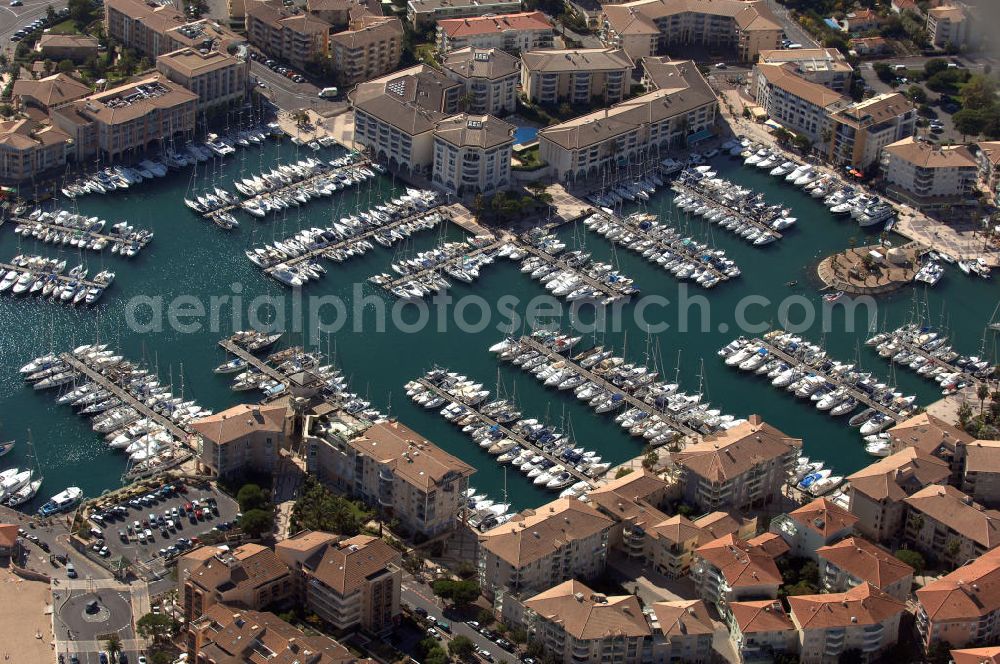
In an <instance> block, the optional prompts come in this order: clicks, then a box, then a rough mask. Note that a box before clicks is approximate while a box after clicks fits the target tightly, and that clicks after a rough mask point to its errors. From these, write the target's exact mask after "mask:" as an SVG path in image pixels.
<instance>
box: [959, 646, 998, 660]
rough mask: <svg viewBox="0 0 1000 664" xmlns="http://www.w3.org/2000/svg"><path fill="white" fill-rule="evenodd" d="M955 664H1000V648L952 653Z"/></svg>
mask: <svg viewBox="0 0 1000 664" xmlns="http://www.w3.org/2000/svg"><path fill="white" fill-rule="evenodd" d="M951 661H952V662H954V664H1000V646H992V647H989V648H965V649H962V650H952V651H951Z"/></svg>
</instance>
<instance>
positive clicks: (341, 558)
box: [306, 535, 402, 597]
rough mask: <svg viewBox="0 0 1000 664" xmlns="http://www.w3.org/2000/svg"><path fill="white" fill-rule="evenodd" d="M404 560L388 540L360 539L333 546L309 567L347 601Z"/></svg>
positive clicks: (321, 553)
mask: <svg viewBox="0 0 1000 664" xmlns="http://www.w3.org/2000/svg"><path fill="white" fill-rule="evenodd" d="M401 561H402V556H401V554H400V553H399V551H396V549H394V548H392V547H391V546H389V545H388V544H387V543H386V542H385V541H384V540H382V539H380V538H378V537H371V536H370V535H357V536H355V537H351V538H349V539H345V540H341V541H339V542H330V543H328V544H327V545H326V547H325V548H324V549H323V551H322V552H319V553H317V554H316V556H314V558H313V559H312V560H310V561H308V562H307V563H306V565H307V566H308V567H309V568H310V569H311V570H312V573H313V576H315V577H316V578H317V579H318V580H320V581H322V582H323V584H325V585H326V586H328V587H330V588H332V589H333V590H335V591H336V592H337V594H339V595H341V596H342V597H345V596H347V595H351V594H352V593H354V592H355V591H357V590H358V589H359V588H361V586H362V585H363V583H364V581H365V579H367V578H368V577H370V576H372V575H373V574H378V573H381V572H382V571H383V570H385V569H386V568H388V567H389V566H390V565H397V566H398V565H399V564H400V562H401Z"/></svg>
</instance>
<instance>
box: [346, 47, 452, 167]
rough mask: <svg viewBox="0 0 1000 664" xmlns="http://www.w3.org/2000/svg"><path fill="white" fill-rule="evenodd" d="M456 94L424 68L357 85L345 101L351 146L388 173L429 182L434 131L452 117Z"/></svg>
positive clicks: (445, 80)
mask: <svg viewBox="0 0 1000 664" xmlns="http://www.w3.org/2000/svg"><path fill="white" fill-rule="evenodd" d="M462 90H463V86H462V84H460V83H458V82H456V81H453V80H452V79H450V78H448V77H447V76H445V75H444V74H442V73H441V72H439V71H438V70H436V69H434V68H433V67H428V66H427V65H416V66H414V67H410V68H408V69H401V70H399V71H397V72H393V73H392V74H389V75H387V76H383V77H380V78H377V79H374V80H371V81H366V82H365V83H360V84H358V85H357V87H355V88H354V90H353V91H352V92H351V93H350V94H349V95H348V99H349V100H350V102H351V105H352V107H353V108H354V141H355V142H356V143H358V144H360V145H363V146H364V147H366V148H367V149H368V151H369V153H370V154H371V156H372V157H373V158H375V159H377V160H378V161H380V162H382V163H383V164H386V165H388V166H390V167H391V168H392V169H394V170H396V169H398V170H401V171H403V172H411V171H412V172H414V173H417V174H420V175H424V176H427V177H430V176H431V171H432V170H433V165H434V128H435V127H436V126H437V123H438V122H439V121H440V120H444V119H446V118H447V117H448V116H450V115H453V114H455V113H457V112H458V106H459V101H460V99H461V97H462Z"/></svg>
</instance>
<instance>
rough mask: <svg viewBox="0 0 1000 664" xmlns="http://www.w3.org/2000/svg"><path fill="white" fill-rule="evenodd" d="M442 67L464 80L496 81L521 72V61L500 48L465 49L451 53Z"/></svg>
mask: <svg viewBox="0 0 1000 664" xmlns="http://www.w3.org/2000/svg"><path fill="white" fill-rule="evenodd" d="M441 66H442V67H444V68H445V69H447V70H449V71H453V72H455V73H456V74H458V75H460V76H462V77H463V78H485V79H487V80H491V81H493V80H496V79H498V78H503V77H505V76H510V75H511V74H516V73H517V72H519V71H520V70H521V61H520V59H518V58H516V57H514V56H513V55H511V54H510V53H508V52H507V51H501V50H500V49H498V48H476V47H475V46H466V47H465V48H459V49H455V50H453V51H449V52H448V53H446V54H445V56H444V61H443V62H442V63H441Z"/></svg>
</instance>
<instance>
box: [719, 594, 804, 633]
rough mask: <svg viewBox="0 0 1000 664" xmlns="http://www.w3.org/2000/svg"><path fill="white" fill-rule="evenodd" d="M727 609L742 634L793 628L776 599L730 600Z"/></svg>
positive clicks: (791, 629)
mask: <svg viewBox="0 0 1000 664" xmlns="http://www.w3.org/2000/svg"><path fill="white" fill-rule="evenodd" d="M729 611H730V613H731V614H732V616H733V620H735V621H736V624H737V626H738V627H739V628H740V632H742V633H743V634H759V633H766V632H787V631H793V630H794V629H795V624H794V623H792V619H791V618H789V617H788V614H787V613H785V608H784V607H783V606H782V605H781V602H779V601H778V600H776V599H764V600H757V601H753V602H730V603H729Z"/></svg>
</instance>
